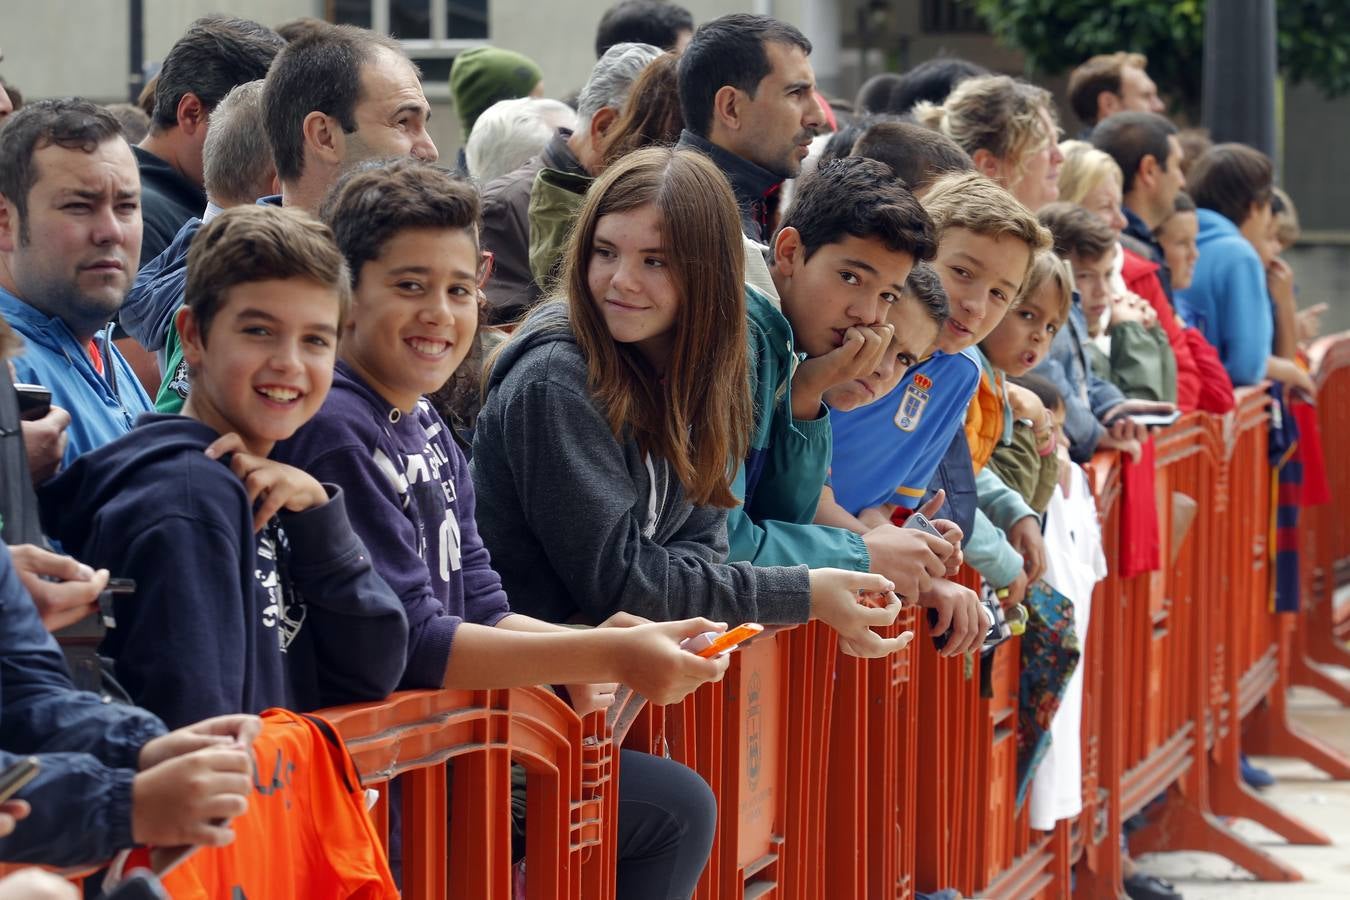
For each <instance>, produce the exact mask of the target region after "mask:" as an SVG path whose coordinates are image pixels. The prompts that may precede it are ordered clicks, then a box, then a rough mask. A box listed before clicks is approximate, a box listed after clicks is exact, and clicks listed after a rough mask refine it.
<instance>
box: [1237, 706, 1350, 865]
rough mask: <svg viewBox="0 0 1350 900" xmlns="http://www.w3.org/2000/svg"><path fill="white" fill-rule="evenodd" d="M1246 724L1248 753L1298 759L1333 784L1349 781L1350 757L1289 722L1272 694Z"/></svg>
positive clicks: (1255, 710) (1285, 710)
mask: <svg viewBox="0 0 1350 900" xmlns="http://www.w3.org/2000/svg"><path fill="white" fill-rule="evenodd" d="M1276 692H1278V688H1277V689H1276ZM1247 721H1248V722H1249V723H1250V724H1249V725H1248V727H1247V731H1246V734H1245V735H1244V736H1243V739H1242V742H1243V745H1244V746H1245V747H1246V748H1247V749H1248V750H1249V751H1250V752H1252V753H1257V754H1260V755H1262V756H1289V757H1293V758H1295V759H1302V760H1305V761H1307V762H1309V763H1312V764H1313V765H1314V766H1316V767H1317V768H1319V769H1321V770H1322V771H1323V772H1326V773H1327V774H1328V775H1330V776H1331V777H1332V778H1333V779H1335V780H1336V781H1350V757H1347V756H1346V755H1345V754H1344V753H1341V752H1340V751H1339V750H1336V749H1334V748H1332V747H1329V746H1327V745H1326V744H1324V743H1323V742H1322V741H1320V740H1318V739H1317V738H1315V737H1313V736H1312V735H1310V734H1308V733H1307V732H1305V731H1303V730H1302V729H1301V728H1299V727H1298V726H1297V725H1295V724H1294V723H1293V722H1290V721H1289V717H1288V715H1287V709H1286V707H1285V701H1284V699H1283V697H1281V698H1279V699H1278V700H1277V699H1276V698H1275V696H1274V695H1273V694H1272V697H1271V700H1270V702H1268V703H1263V704H1261V705H1260V706H1258V707H1257V708H1256V709H1254V710H1253V711H1252V714H1251V716H1250V717H1248V719H1247ZM1281 833H1283V832H1281ZM1295 843H1297V842H1295ZM1328 843H1329V842H1328Z"/></svg>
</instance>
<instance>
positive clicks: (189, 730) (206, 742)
mask: <svg viewBox="0 0 1350 900" xmlns="http://www.w3.org/2000/svg"><path fill="white" fill-rule="evenodd" d="M260 731H262V719H259V718H258V717H257V716H251V715H246V714H242V713H240V714H234V715H224V716H213V717H212V718H210V719H202V720H201V721H200V722H194V723H192V724H191V725H184V726H183V727H182V728H179V729H177V730H175V731H170V732H169V733H168V734H161V735H160V736H159V737H157V738H153V739H151V740H149V741H146V742H145V744H144V745H143V746H142V747H141V752H140V753H139V754H137V757H136V764H137V767H138V768H139V769H140V770H141V771H142V772H144V771H145V770H146V769H153V768H154V767H155V766H157V765H159V764H160V763H162V762H165V761H167V760H170V759H173V758H174V757H177V756H183V755H185V754H188V753H193V752H195V751H197V750H204V749H206V748H208V747H225V748H234V749H239V748H243V749H248V748H249V747H251V746H253V739H254V738H256V737H257V736H258V732H260Z"/></svg>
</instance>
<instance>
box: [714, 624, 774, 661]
mask: <svg viewBox="0 0 1350 900" xmlns="http://www.w3.org/2000/svg"><path fill="white" fill-rule="evenodd" d="M763 630H764V626H763V625H760V624H758V623H756V622H746V623H745V624H744V625H737V626H736V627H735V628H733V629H731V630H730V631H727V632H724V633H722V634H721V635H719V636H717V637H715V638H713V642H712V643H711V644H709V645H708V646H706V647H704V648H703V649H702V650H700V651H698V655H699V656H701V657H703V658H704V659H709V658H711V657H714V656H716V655H717V654H719V653H721V652H722V651H724V650H730V649H731V648H732V647H735V646H736V645H737V644H740V643H742V642H744V641H748V640H750V639H751V638H752V637H754V636H755V635H757V634H759V633H760V632H761V631H763Z"/></svg>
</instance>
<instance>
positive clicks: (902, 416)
mask: <svg viewBox="0 0 1350 900" xmlns="http://www.w3.org/2000/svg"><path fill="white" fill-rule="evenodd" d="M932 387H933V379H931V378H929V377H928V376H927V375H922V374H920V375H915V376H914V380H913V381H911V382H910V384H909V387H907V388H905V395H904V396H903V397H901V398H900V408H899V409H898V410H896V412H895V427H896V428H899V429H900V430H901V431H913V430H914V429H915V428H918V427H919V420H920V419H922V418H923V410H924V407H926V406H927V405H928V398H929V394H928V392H929V390H931V389H932Z"/></svg>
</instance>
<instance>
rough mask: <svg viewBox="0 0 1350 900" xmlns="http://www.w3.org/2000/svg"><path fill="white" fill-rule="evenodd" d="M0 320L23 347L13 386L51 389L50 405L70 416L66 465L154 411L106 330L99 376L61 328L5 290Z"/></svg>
mask: <svg viewBox="0 0 1350 900" xmlns="http://www.w3.org/2000/svg"><path fill="white" fill-rule="evenodd" d="M0 315H3V316H4V317H5V320H6V321H7V322H9V324H10V327H12V328H13V329H14V330H15V331H17V332H18V333H19V334H20V335H21V336H22V337H23V339H24V341H25V344H26V346H25V347H24V351H23V354H22V355H21V356H17V357H15V358H14V361H13V362H14V374H15V381H17V382H23V383H28V384H41V385H44V386H46V387H48V388H50V389H51V392H52V405H53V406H59V407H61V408H62V409H64V410H65V411H66V412H68V413H70V420H71V421H70V428H68V429H67V431H66V433H67V434H68V435H69V436H70V438H69V443H68V444H67V445H66V455H65V459H64V462H65V464H66V465H70V464H71V463H72V462H74V461H75V457H77V456H79V455H80V454H81V453H87V452H89V451H90V450H93V449H95V448H97V447H102V446H103V445H104V444H106V443H108V442H109V441H111V440H113V439H114V438H118V437H121V436H122V435H124V434H126V433H127V432H128V431H130V430H131V429H132V427H133V426H134V425H135V424H136V417H137V416H138V415H140V414H141V413H144V412H150V411H151V410H152V409H153V408H154V407H153V406H151V404H150V398H149V397H148V396H146V393H145V390H144V389H143V388H142V387H141V383H140V382H139V381H137V380H136V373H135V372H133V371H132V370H131V366H130V365H128V364H127V361H126V360H125V359H123V358H122V354H120V353H118V352H117V348H116V347H114V346H113V343H112V341H111V340H110V339H109V334H110V332H111V329H105V330H104V331H103V332H102V333H101V335H100V338H101V339H100V340H99V341H98V344H99V352H100V354H102V356H103V371H104V373H105V374H103V375H100V374H99V373H98V370H97V369H95V368H94V363H93V361H92V360H90V358H89V352H88V348H87V347H86V346H85V345H84V344H83V343H81V342H80V340H79V338H77V337H75V335H74V334H72V333H71V331H70V329H69V328H67V327H66V323H65V322H63V321H61V320H60V319H54V318H51V317H50V316H48V315H47V314H46V313H43V312H41V311H39V310H37V309H35V308H34V307H32V306H29V305H28V304H27V303H25V302H23V301H22V300H20V299H19V298H18V297H16V296H14V295H13V294H11V293H9V292H8V291H6V290H5V289H4V288H0Z"/></svg>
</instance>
